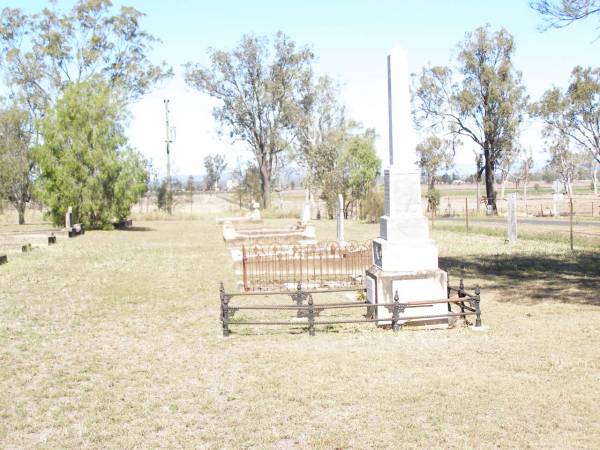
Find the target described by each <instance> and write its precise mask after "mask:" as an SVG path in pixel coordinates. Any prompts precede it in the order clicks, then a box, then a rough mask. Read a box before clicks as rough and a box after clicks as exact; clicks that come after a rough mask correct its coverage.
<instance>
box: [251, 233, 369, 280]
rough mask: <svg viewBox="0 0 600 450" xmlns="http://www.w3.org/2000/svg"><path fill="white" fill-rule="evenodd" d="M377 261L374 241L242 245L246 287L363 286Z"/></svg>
mask: <svg viewBox="0 0 600 450" xmlns="http://www.w3.org/2000/svg"><path fill="white" fill-rule="evenodd" d="M372 264H373V251H372V241H369V242H366V243H364V244H359V243H356V242H348V243H345V244H343V245H340V244H338V243H328V244H325V245H323V244H314V245H270V246H257V245H256V246H246V245H244V246H242V281H243V286H244V291H245V292H249V291H272V290H278V289H285V288H290V287H291V286H296V285H297V284H298V283H301V284H302V285H304V286H311V287H323V286H330V287H342V286H360V285H362V284H363V282H364V281H363V279H364V274H365V271H366V270H367V269H368V268H369V267H371V265H372Z"/></svg>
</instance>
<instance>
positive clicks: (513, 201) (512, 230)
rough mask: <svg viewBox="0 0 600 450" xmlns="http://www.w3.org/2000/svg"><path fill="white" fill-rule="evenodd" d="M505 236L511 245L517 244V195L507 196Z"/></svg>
mask: <svg viewBox="0 0 600 450" xmlns="http://www.w3.org/2000/svg"><path fill="white" fill-rule="evenodd" d="M507 234H508V240H509V241H510V242H511V243H513V244H514V243H515V242H517V194H510V195H509V196H508V216H507Z"/></svg>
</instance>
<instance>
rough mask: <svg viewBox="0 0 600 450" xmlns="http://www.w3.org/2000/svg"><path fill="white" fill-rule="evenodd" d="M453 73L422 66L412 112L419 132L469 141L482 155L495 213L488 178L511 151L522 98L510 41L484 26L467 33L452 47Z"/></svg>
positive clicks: (493, 193)
mask: <svg viewBox="0 0 600 450" xmlns="http://www.w3.org/2000/svg"><path fill="white" fill-rule="evenodd" d="M458 50H459V53H458V58H457V62H458V67H457V71H456V72H457V73H456V74H455V73H454V72H453V71H452V70H451V69H450V68H448V67H444V66H435V67H426V68H423V70H422V71H421V73H420V75H419V76H418V77H417V78H416V86H414V89H413V100H414V103H413V108H414V109H413V113H414V118H415V122H416V123H417V125H418V126H419V127H421V128H431V129H433V130H437V131H439V132H443V133H448V134H450V135H452V136H453V138H455V139H462V138H466V139H468V140H471V141H473V142H474V143H475V144H476V145H477V147H478V149H479V150H480V151H481V153H482V155H483V172H484V179H485V188H486V203H487V204H488V205H489V206H491V207H492V209H493V210H494V211H497V207H496V190H495V187H494V174H495V170H496V166H497V164H498V162H499V161H500V160H501V158H502V155H503V154H504V153H507V152H511V151H512V150H513V148H515V147H516V146H517V145H516V141H517V138H518V133H519V126H520V124H521V122H522V117H523V114H524V112H525V111H526V105H527V97H526V95H525V89H524V87H523V84H522V82H521V73H520V72H518V71H517V70H516V69H515V68H514V66H513V63H512V56H513V54H514V52H515V44H514V39H513V37H512V35H511V34H510V33H508V31H506V30H505V29H500V30H499V31H496V32H494V33H491V32H490V30H489V26H485V27H480V28H477V29H476V30H475V31H474V32H473V33H468V34H467V35H466V38H465V40H464V42H462V43H461V44H459V46H458Z"/></svg>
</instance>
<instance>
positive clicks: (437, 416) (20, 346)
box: [0, 218, 600, 449]
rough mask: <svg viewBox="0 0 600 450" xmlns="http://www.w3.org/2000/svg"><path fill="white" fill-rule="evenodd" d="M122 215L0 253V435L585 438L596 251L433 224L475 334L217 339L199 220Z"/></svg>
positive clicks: (208, 237) (5, 439)
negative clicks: (474, 298)
mask: <svg viewBox="0 0 600 450" xmlns="http://www.w3.org/2000/svg"><path fill="white" fill-rule="evenodd" d="M289 222H290V221H289V220H287V221H285V220H269V221H267V224H268V225H273V224H278V225H280V224H282V223H289ZM135 225H136V227H135V228H133V229H132V230H130V231H113V232H88V233H86V234H85V236H81V237H78V238H76V239H71V240H62V241H59V243H58V245H56V246H53V247H44V248H39V249H36V250H34V252H33V253H31V254H23V255H21V254H16V255H14V256H13V257H11V260H10V262H9V264H7V265H5V266H0V283H1V288H0V447H2V448H7V449H11V448H119V449H121V448H123V449H124V448H159V447H160V448H257V449H262V448H278V449H296V448H298V449H300V448H323V449H332V448H344V449H345V448H357V449H364V448H474V447H478V448H498V447H499V448H524V447H531V448H598V447H600V427H599V426H598V424H599V423H600V408H599V407H598V405H599V404H600V327H598V324H599V323H600V299H599V296H598V292H599V289H600V276H599V267H600V254H599V253H598V252H597V251H596V252H594V251H584V250H582V251H578V252H576V253H574V254H571V253H570V252H568V250H567V248H566V245H565V244H564V243H561V242H554V243H552V242H542V241H536V240H534V239H528V240H522V241H520V242H519V243H518V244H516V245H514V246H509V245H506V244H505V243H504V238H503V237H500V236H484V235H471V236H469V237H468V238H467V237H466V236H465V235H464V234H463V233H457V232H452V231H448V230H435V231H434V238H435V239H436V240H437V241H438V243H439V246H440V255H441V258H440V264H441V265H442V266H443V267H444V268H445V269H447V270H448V271H449V273H450V278H451V280H453V281H454V282H456V281H457V280H458V278H460V277H464V278H465V280H466V284H467V286H468V287H473V286H474V285H475V284H479V285H480V286H481V287H482V309H483V323H484V325H486V326H487V329H486V330H485V331H479V332H477V331H473V330H472V329H470V328H465V327H459V328H455V329H450V330H436V331H423V330H421V331H417V330H408V329H406V330H402V331H401V332H400V333H398V334H396V335H395V334H393V333H392V332H390V331H388V330H382V329H378V328H375V327H374V326H371V325H369V324H362V325H361V326H358V325H357V326H347V327H339V328H334V329H331V330H329V331H324V330H322V329H321V330H317V335H316V336H315V337H312V338H310V337H309V336H308V335H307V333H306V332H305V330H302V329H295V330H289V329H265V328H262V329H253V328H245V329H243V330H240V331H238V332H237V333H235V332H234V333H233V334H232V336H231V337H230V338H227V339H224V338H222V337H221V328H220V322H219V318H218V316H219V302H218V282H219V281H221V280H222V281H224V282H225V283H226V285H227V286H228V288H229V289H235V287H236V283H237V280H236V279H235V278H234V275H233V272H232V270H231V267H232V263H231V258H230V255H229V253H228V251H227V250H226V248H225V246H224V244H223V242H222V240H221V238H220V234H221V231H220V229H219V228H218V227H217V226H216V225H215V224H214V219H212V218H207V219H206V220H194V221H192V220H186V221H154V222H145V223H144V222H136V223H135ZM317 233H318V236H319V238H321V239H329V238H332V237H333V236H334V235H335V223H334V222H328V221H321V222H318V229H317ZM376 234H377V225H364V224H357V223H352V222H349V223H348V224H347V228H346V235H347V237H348V238H349V239H357V240H365V239H368V238H372V237H374V236H375V235H376ZM234 331H235V329H234Z"/></svg>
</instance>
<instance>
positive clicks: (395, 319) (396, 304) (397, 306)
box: [392, 291, 400, 333]
mask: <svg viewBox="0 0 600 450" xmlns="http://www.w3.org/2000/svg"><path fill="white" fill-rule="evenodd" d="M399 318H400V302H399V298H398V291H396V293H395V294H394V309H393V310H392V330H394V333H397V332H398V328H400V327H399V325H398V319H399Z"/></svg>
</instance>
